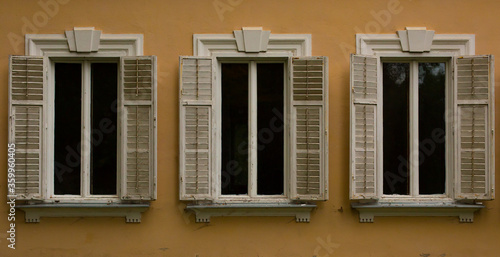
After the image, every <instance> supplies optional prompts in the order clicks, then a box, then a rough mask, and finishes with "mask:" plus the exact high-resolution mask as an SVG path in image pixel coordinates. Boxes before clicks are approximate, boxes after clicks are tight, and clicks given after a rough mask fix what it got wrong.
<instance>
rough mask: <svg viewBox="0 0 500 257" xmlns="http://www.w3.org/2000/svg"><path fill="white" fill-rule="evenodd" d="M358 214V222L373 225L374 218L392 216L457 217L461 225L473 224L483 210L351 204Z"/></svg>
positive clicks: (469, 206)
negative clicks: (478, 213) (478, 212)
mask: <svg viewBox="0 0 500 257" xmlns="http://www.w3.org/2000/svg"><path fill="white" fill-rule="evenodd" d="M351 207H352V208H353V209H356V210H358V212H359V222H361V223H373V222H374V217H375V216H379V217H392V216H398V217H401V216H433V217H437V216H458V217H459V219H460V222H462V223H472V222H474V212H476V211H477V210H479V209H482V208H484V205H481V204H440V203H392V204H386V203H382V204H381V203H372V204H362V203H351Z"/></svg>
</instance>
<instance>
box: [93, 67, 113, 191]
mask: <svg viewBox="0 0 500 257" xmlns="http://www.w3.org/2000/svg"><path fill="white" fill-rule="evenodd" d="M117 73H118V70H117V64H116V63H92V65H91V75H92V84H91V87H92V100H91V106H92V107H91V108H92V112H91V115H92V119H91V127H92V131H91V137H90V138H91V149H90V159H91V160H90V193H91V194H93V195H114V194H116V141H117V136H116V131H117V123H116V104H117V102H116V101H117V98H118V89H117V85H118V81H117Z"/></svg>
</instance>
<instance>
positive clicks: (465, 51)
mask: <svg viewBox="0 0 500 257" xmlns="http://www.w3.org/2000/svg"><path fill="white" fill-rule="evenodd" d="M403 53H405V52H404V50H403V48H402V46H401V39H400V38H399V36H398V35H397V34H356V54H362V55H391V54H403ZM429 53H430V54H440V55H441V56H442V55H443V54H446V55H451V56H458V55H474V54H475V35H473V34H435V35H434V37H433V40H432V45H431V46H430V49H429ZM429 53H405V54H406V55H408V56H410V55H411V56H418V55H419V54H421V55H422V56H426V54H429Z"/></svg>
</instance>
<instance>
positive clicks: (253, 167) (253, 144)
mask: <svg viewBox="0 0 500 257" xmlns="http://www.w3.org/2000/svg"><path fill="white" fill-rule="evenodd" d="M218 60H219V61H218V62H217V66H218V69H217V74H218V75H217V78H219V79H216V80H217V83H216V88H215V90H216V94H217V95H218V96H217V99H218V100H217V101H216V102H215V105H214V106H215V108H216V112H217V113H218V115H216V117H217V119H216V123H217V127H218V128H221V127H222V100H221V99H222V96H221V92H222V81H221V79H220V78H222V64H223V63H247V64H248V69H249V74H248V75H249V78H248V79H249V81H248V82H249V99H248V100H249V101H248V107H249V118H250V120H249V122H248V123H249V124H250V125H251V126H249V127H248V128H249V130H248V133H249V135H250V136H249V138H248V139H249V147H248V151H249V152H248V154H249V168H248V185H249V188H248V189H249V190H248V194H247V195H223V194H222V193H221V191H222V190H221V186H220V185H219V186H217V187H216V188H215V190H216V198H215V201H221V202H229V201H231V202H234V201H239V202H261V201H262V202H288V201H289V199H288V197H289V191H288V190H289V181H290V174H289V173H290V172H289V167H288V160H289V159H290V151H289V148H288V145H290V137H289V136H288V135H289V131H290V124H289V122H288V119H287V118H286V117H288V116H289V114H288V112H289V110H288V108H287V103H288V102H289V101H290V99H288V97H287V96H288V92H289V87H288V86H287V85H289V84H288V76H287V74H288V59H280V58H278V59H277V60H276V59H274V60H273V59H269V58H264V59H263V58H249V59H242V58H236V59H233V58H229V59H227V60H226V59H225V58H222V59H218ZM258 63H281V64H283V68H284V69H283V81H284V85H283V86H284V90H283V91H284V95H283V97H284V101H283V102H284V106H283V112H284V113H283V118H284V124H283V126H284V127H283V128H284V131H283V136H284V146H283V161H284V166H283V173H284V174H283V184H284V185H283V195H257V183H258V181H257V173H258V171H257V163H256V160H257V159H256V158H257V156H256V155H255V154H256V152H257V144H258V142H257V136H256V135H257V122H256V119H257V108H256V106H257V75H258V74H257V64H258ZM216 135H217V136H216V145H217V148H216V149H222V133H221V131H220V130H216ZM220 155H221V151H217V158H216V167H217V168H216V170H215V172H216V174H215V176H216V177H217V178H218V181H221V178H222V174H221V170H222V167H221V161H222V158H221V156H220Z"/></svg>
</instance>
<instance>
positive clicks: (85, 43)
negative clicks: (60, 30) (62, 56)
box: [66, 27, 101, 53]
mask: <svg viewBox="0 0 500 257" xmlns="http://www.w3.org/2000/svg"><path fill="white" fill-rule="evenodd" d="M66 38H68V46H69V50H70V51H71V52H78V53H90V52H97V51H98V50H99V43H100V40H101V31H100V30H94V28H93V27H87V28H77V27H75V28H73V30H66Z"/></svg>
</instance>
